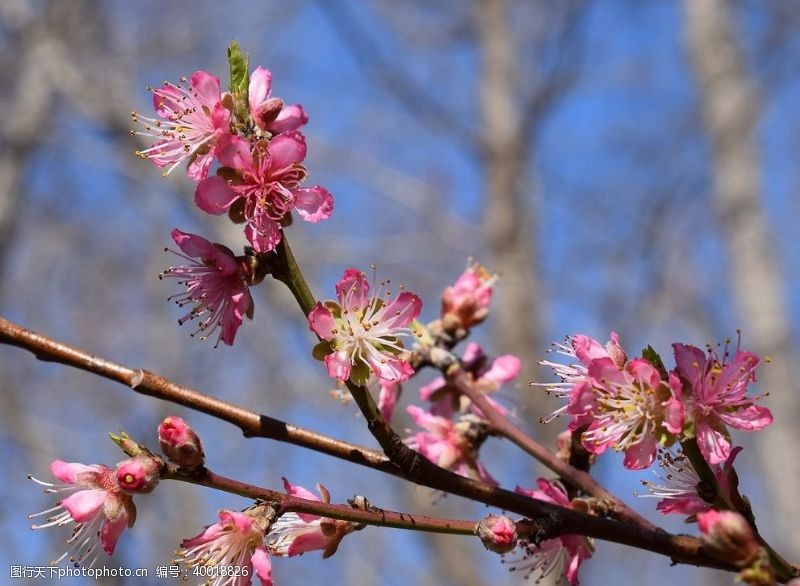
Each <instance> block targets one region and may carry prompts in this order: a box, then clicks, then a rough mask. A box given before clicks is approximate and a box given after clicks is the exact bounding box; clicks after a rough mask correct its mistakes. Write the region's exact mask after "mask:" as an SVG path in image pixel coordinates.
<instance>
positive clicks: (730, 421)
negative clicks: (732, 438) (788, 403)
mask: <svg viewBox="0 0 800 586" xmlns="http://www.w3.org/2000/svg"><path fill="white" fill-rule="evenodd" d="M717 415H718V417H719V418H720V420H721V421H722V422H723V423H725V424H727V425H729V426H731V427H733V428H735V429H741V430H744V431H756V430H759V429H764V428H765V427H767V426H768V425H769V424H771V423H772V412H771V411H770V410H769V409H767V408H766V407H761V406H759V405H750V406H748V407H744V408H740V409H737V410H736V411H721V410H720V411H718V412H717Z"/></svg>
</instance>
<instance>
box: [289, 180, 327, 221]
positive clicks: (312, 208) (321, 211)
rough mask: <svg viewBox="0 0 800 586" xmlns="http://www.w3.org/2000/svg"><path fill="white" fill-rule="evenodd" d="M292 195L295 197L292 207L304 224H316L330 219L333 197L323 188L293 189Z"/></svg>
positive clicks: (316, 186)
mask: <svg viewBox="0 0 800 586" xmlns="http://www.w3.org/2000/svg"><path fill="white" fill-rule="evenodd" d="M292 193H293V194H294V197H295V202H294V207H295V208H296V209H297V213H298V214H299V215H300V217H301V218H302V219H304V220H305V221H306V222H311V223H314V224H316V223H317V222H321V221H322V220H327V219H328V218H330V217H331V214H332V213H333V196H332V195H331V194H330V192H329V191H328V190H327V189H325V188H324V187H320V186H319V185H315V186H314V187H303V188H300V189H293V190H292Z"/></svg>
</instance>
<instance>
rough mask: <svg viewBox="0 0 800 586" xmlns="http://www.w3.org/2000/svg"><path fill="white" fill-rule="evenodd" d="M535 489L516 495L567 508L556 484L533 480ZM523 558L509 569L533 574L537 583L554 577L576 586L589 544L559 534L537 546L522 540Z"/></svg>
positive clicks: (578, 537)
mask: <svg viewBox="0 0 800 586" xmlns="http://www.w3.org/2000/svg"><path fill="white" fill-rule="evenodd" d="M536 485H537V486H538V489H527V488H521V487H519V486H518V487H517V488H516V492H518V493H520V494H524V495H525V496H528V497H531V498H534V499H537V500H540V501H545V502H548V503H553V504H556V505H559V506H562V507H567V508H570V506H571V505H570V501H569V497H568V496H567V492H566V490H565V489H564V487H563V486H562V485H561V484H560V483H559V482H558V481H555V480H554V481H547V480H545V479H544V478H540V479H538V480H537V481H536ZM520 543H521V546H522V547H521V549H522V556H523V557H522V558H521V559H519V560H515V561H512V563H513V564H514V565H513V566H512V567H511V568H510V569H511V570H519V571H524V572H525V574H526V577H528V576H531V575H535V576H536V578H535V579H536V581H537V583H538V581H539V580H542V579H543V578H545V577H546V576H549V575H551V574H555V576H557V579H556V583H560V581H561V578H562V577H563V578H566V580H567V582H569V583H570V584H571V585H572V586H577V584H578V583H579V582H578V570H579V569H580V566H581V564H582V563H583V561H584V560H585V559H588V558H590V557H592V552H593V551H594V548H593V547H592V542H591V541H590V540H589V539H588V538H586V537H583V536H582V535H561V536H559V537H556V538H554V539H547V540H545V541H542V542H541V543H539V544H534V543H533V542H531V541H528V540H521V542H520Z"/></svg>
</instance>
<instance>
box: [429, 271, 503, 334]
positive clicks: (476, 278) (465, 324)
mask: <svg viewBox="0 0 800 586" xmlns="http://www.w3.org/2000/svg"><path fill="white" fill-rule="evenodd" d="M496 281H497V276H496V275H492V274H490V273H489V272H488V271H487V270H486V269H485V268H483V267H482V266H480V265H479V264H477V263H474V262H470V264H468V265H467V269H466V270H465V271H464V272H463V273H462V274H461V276H459V277H458V279H456V282H455V284H454V285H453V286H452V287H447V288H446V289H445V290H444V292H443V293H442V318H443V320H444V321H445V323H454V324H455V325H456V326H457V327H462V328H464V329H469V328H471V327H472V326H474V325H477V324H479V323H481V322H482V321H483V320H484V319H486V316H487V315H489V302H490V301H491V299H492V292H493V287H494V284H495V282H496Z"/></svg>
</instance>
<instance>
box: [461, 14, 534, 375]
mask: <svg viewBox="0 0 800 586" xmlns="http://www.w3.org/2000/svg"><path fill="white" fill-rule="evenodd" d="M508 10H509V7H508V6H507V3H506V0H480V1H479V2H478V3H477V10H476V13H475V26H476V30H477V32H478V47H479V51H480V60H481V76H480V82H479V88H478V89H479V99H480V109H481V114H482V127H481V131H480V136H481V137H482V140H483V142H482V145H481V147H482V151H481V152H482V164H483V167H484V176H485V180H486V186H485V199H484V201H485V209H484V224H483V227H484V231H485V233H486V235H487V241H488V244H489V249H490V251H491V255H492V258H491V265H490V267H491V268H492V269H493V270H496V271H498V272H499V273H500V274H501V276H502V278H501V281H500V286H499V287H498V289H497V292H496V298H495V299H496V301H495V302H494V303H493V305H492V310H493V313H494V320H493V326H494V327H495V328H496V329H495V332H496V333H497V334H496V340H497V350H498V351H499V352H513V353H515V354H518V355H520V356H521V357H522V358H523V372H522V375H521V377H520V380H521V381H522V383H523V384H525V383H526V382H527V381H529V380H531V379H532V378H533V377H534V373H535V366H536V360H535V357H536V356H537V355H539V354H540V352H541V347H540V346H541V344H540V340H539V332H538V328H539V311H540V309H539V283H538V280H537V276H536V272H535V251H534V243H533V238H532V237H531V233H532V229H531V225H532V223H533V222H532V219H533V218H534V217H535V213H534V210H533V209H532V207H533V201H532V199H531V197H530V196H529V193H528V191H529V188H530V185H529V182H528V181H527V173H528V166H527V163H528V155H529V153H530V136H529V134H528V133H526V132H524V130H523V129H524V120H523V115H522V111H521V106H520V103H519V99H518V97H517V94H518V92H517V88H516V87H515V85H514V74H515V72H517V71H518V69H519V64H518V63H517V58H516V54H515V48H514V46H513V42H512V39H513V36H512V34H511V31H509V27H508V21H507V19H508V17H509V14H508Z"/></svg>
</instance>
